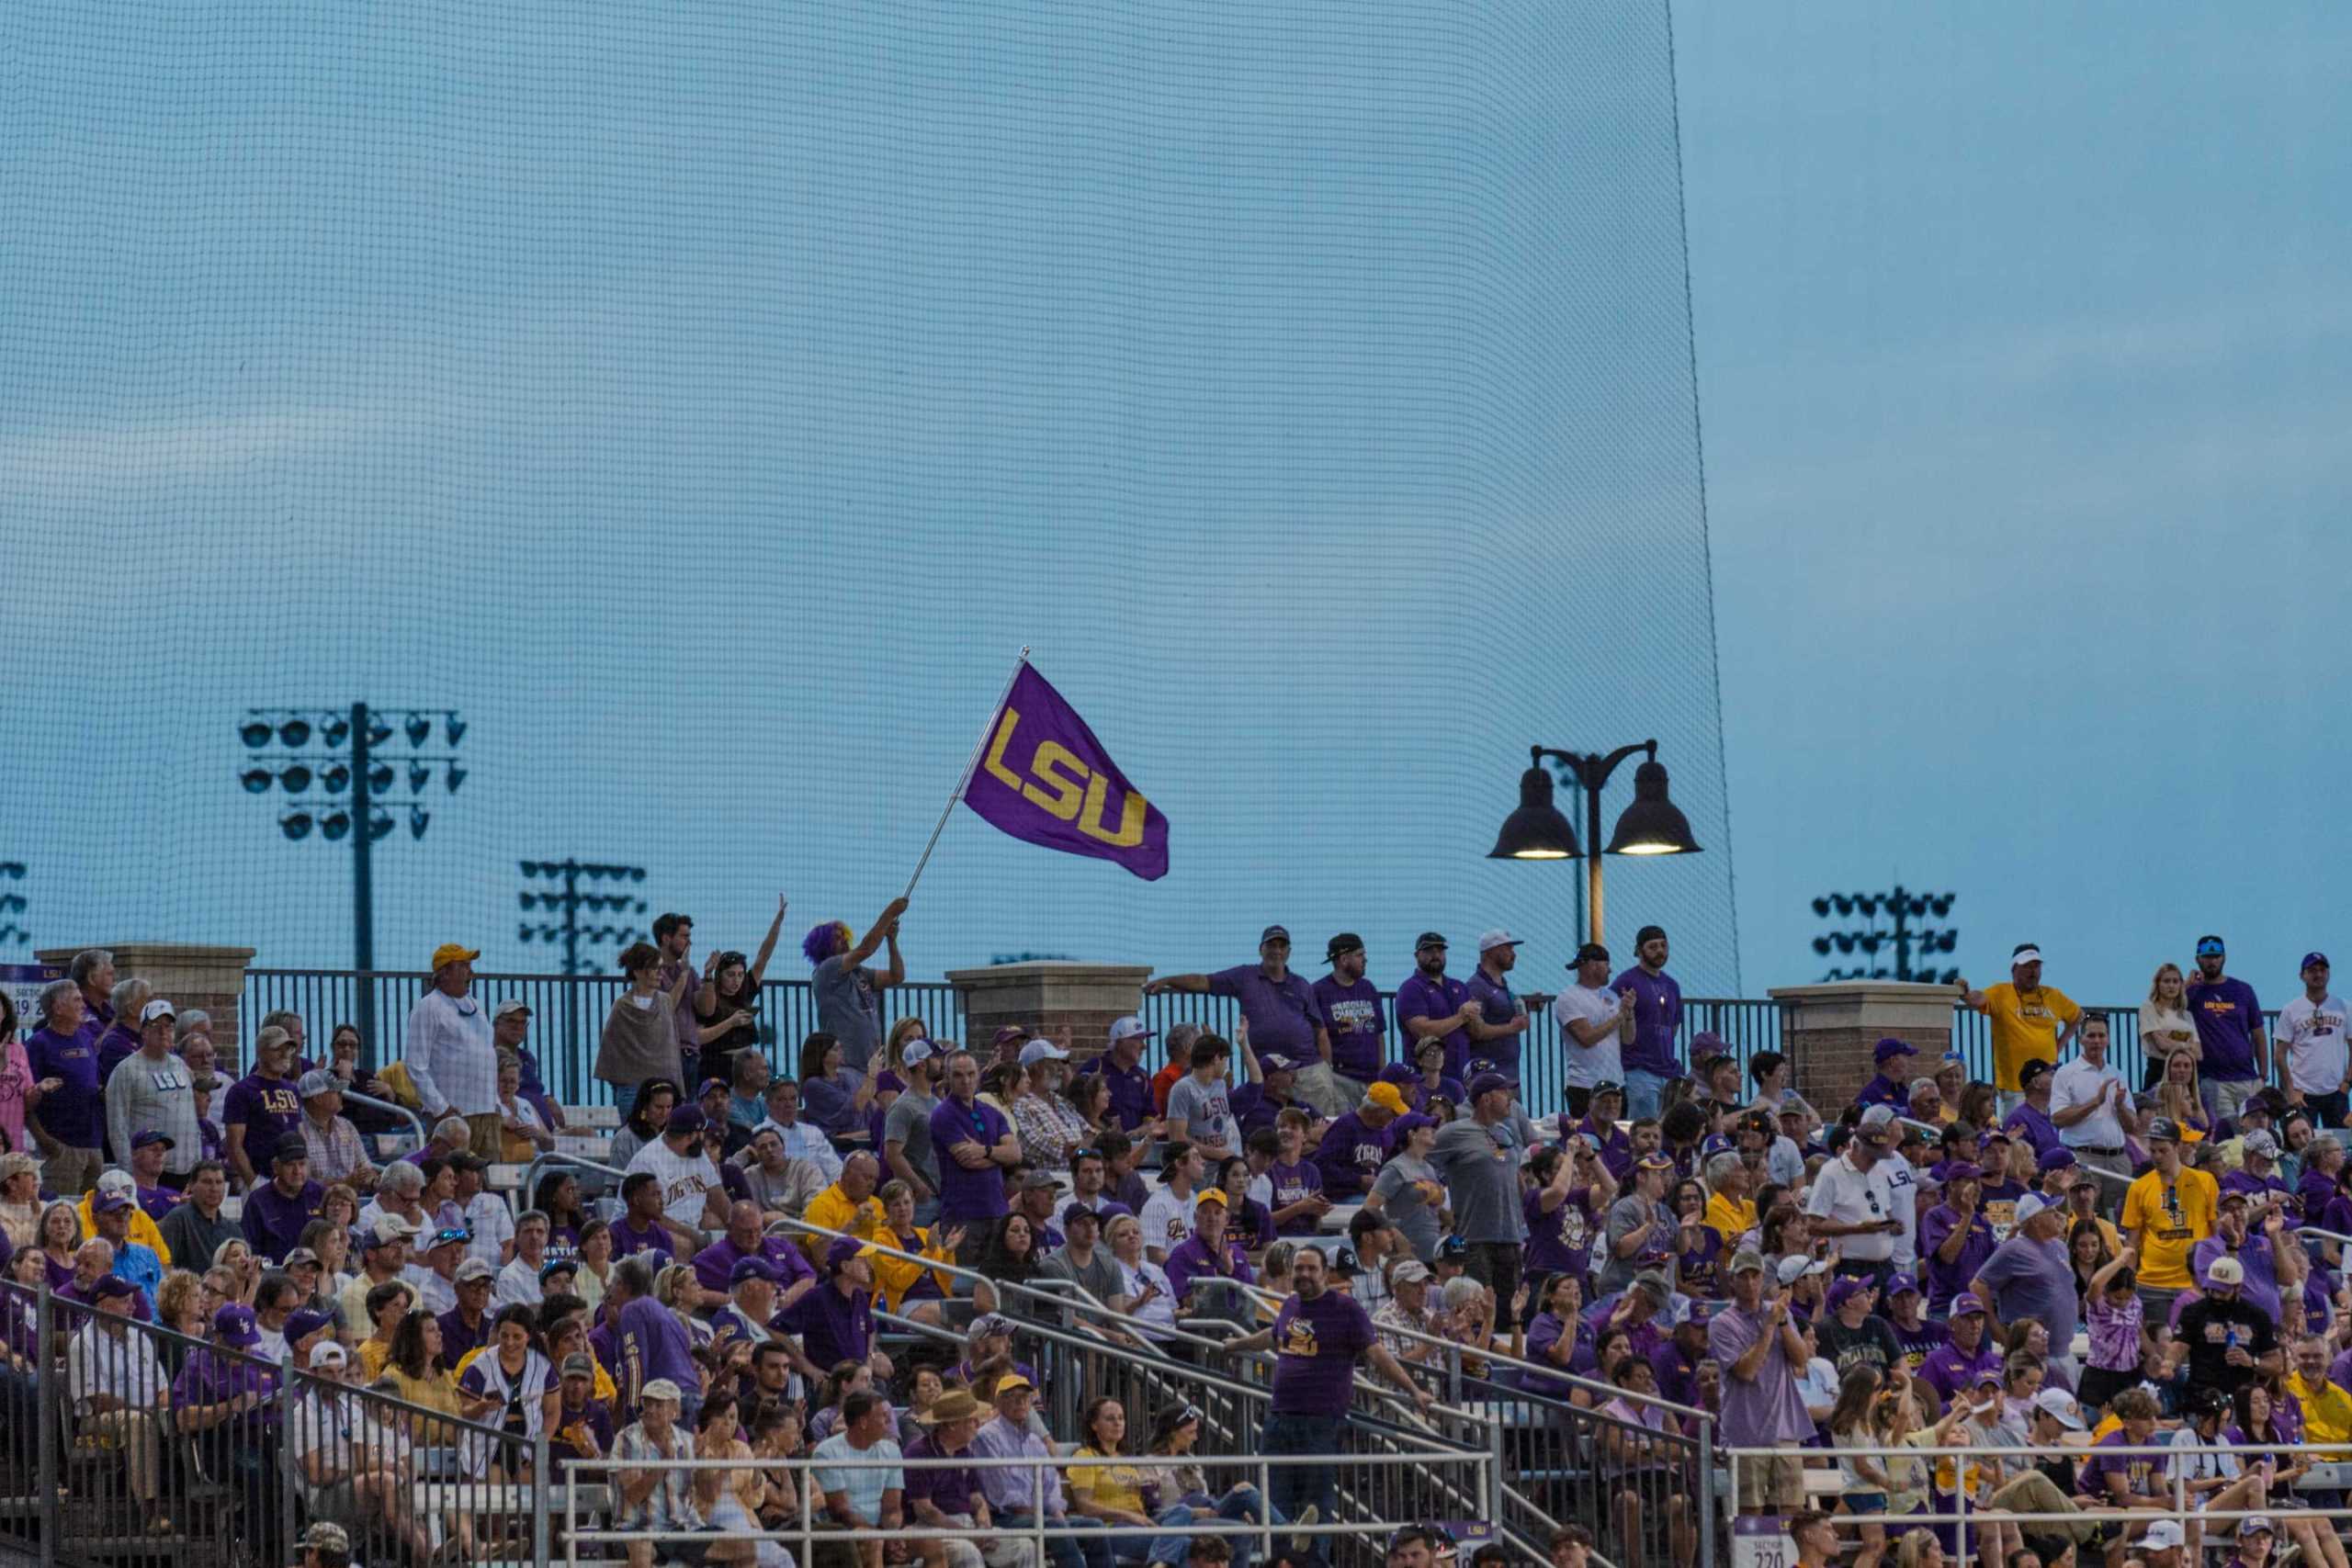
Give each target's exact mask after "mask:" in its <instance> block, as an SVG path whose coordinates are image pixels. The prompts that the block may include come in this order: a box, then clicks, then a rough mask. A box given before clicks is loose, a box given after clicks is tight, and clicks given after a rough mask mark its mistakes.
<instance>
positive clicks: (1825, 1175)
mask: <svg viewBox="0 0 2352 1568" xmlns="http://www.w3.org/2000/svg"><path fill="white" fill-rule="evenodd" d="M1893 1156H1894V1111H1893V1110H1891V1109H1890V1108H1888V1107H1886V1106H1883V1105H1873V1106H1871V1108H1870V1110H1869V1111H1864V1112H1863V1113H1862V1120H1861V1122H1860V1124H1859V1125H1857V1126H1856V1127H1855V1129H1854V1135H1853V1137H1851V1138H1850V1139H1849V1140H1848V1141H1847V1144H1846V1150H1845V1152H1844V1153H1843V1154H1841V1155H1839V1156H1838V1157H1837V1158H1836V1159H1833V1160H1831V1161H1830V1162H1829V1163H1828V1164H1827V1165H1825V1166H1823V1167H1822V1168H1821V1174H1820V1175H1819V1176H1817V1177H1815V1179H1814V1183H1813V1197H1812V1198H1811V1199H1810V1200H1809V1201H1807V1202H1806V1204H1805V1213H1808V1214H1810V1215H1812V1216H1813V1234H1814V1235H1817V1236H1826V1237H1828V1238H1830V1239H1832V1240H1834V1241H1836V1242H1837V1244H1838V1273H1839V1274H1840V1275H1841V1276H1845V1277H1848V1278H1851V1279H1857V1280H1868V1281H1870V1283H1871V1285H1872V1286H1874V1287H1876V1288H1878V1289H1880V1290H1883V1289H1885V1287H1886V1282H1887V1280H1888V1279H1889V1278H1890V1277H1891V1276H1892V1275H1893V1274H1894V1242H1895V1238H1896V1237H1897V1236H1899V1235H1902V1234H1903V1231H1904V1221H1903V1217H1902V1216H1901V1215H1899V1214H1897V1213H1895V1212H1894V1186H1893V1184H1892V1183H1891V1182H1890V1181H1889V1180H1888V1179H1887V1173H1886V1171H1885V1170H1884V1169H1883V1168H1882V1166H1883V1162H1884V1161H1886V1160H1887V1159H1889V1158H1891V1157H1893Z"/></svg>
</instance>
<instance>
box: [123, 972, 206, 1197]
mask: <svg viewBox="0 0 2352 1568" xmlns="http://www.w3.org/2000/svg"><path fill="white" fill-rule="evenodd" d="M173 1021H174V1014H173V1010H172V1004H171V1003H169V1002H167V1001H165V1000H164V999H163V998H160V997H159V998H155V999H154V1000H153V1001H151V1002H149V1003H148V1004H147V1005H146V1006H145V1007H144V1008H142V1009H141V1010H140V1014H139V1049H138V1050H137V1051H136V1052H135V1053H133V1054H132V1055H130V1056H128V1057H126V1058H124V1060H123V1061H122V1063H121V1064H120V1066H118V1067H117V1068H116V1069H115V1072H114V1076H113V1077H109V1078H107V1087H106V1106H107V1139H108V1141H109V1142H110V1143H111V1144H112V1145H113V1146H114V1147H116V1148H118V1149H120V1150H122V1151H123V1152H124V1154H125V1156H126V1157H127V1156H130V1154H131V1153H132V1152H133V1150H132V1145H133V1143H134V1141H135V1140H137V1139H138V1138H140V1137H141V1136H142V1135H143V1134H147V1133H150V1132H153V1133H158V1134H162V1135H163V1136H164V1139H165V1140H167V1142H166V1145H165V1147H164V1163H163V1167H162V1171H161V1174H160V1175H159V1177H158V1180H159V1181H160V1182H161V1183H162V1184H163V1185H164V1186H167V1187H171V1188H174V1189H177V1188H179V1187H181V1186H183V1185H185V1184H186V1182H187V1176H188V1173H189V1172H190V1171H192V1170H194V1169H195V1168H196V1164H197V1161H198V1159H200V1158H201V1157H203V1156H202V1151H201V1150H200V1149H199V1148H198V1145H199V1144H200V1143H201V1142H202V1141H203V1132H202V1130H201V1129H200V1128H198V1126H197V1122H196V1080H195V1078H194V1077H191V1076H190V1074H189V1073H188V1070H187V1063H185V1062H183V1061H181V1060H180V1059H179V1058H178V1057H177V1056H175V1055H172V1025H173Z"/></svg>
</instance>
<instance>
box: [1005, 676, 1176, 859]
mask: <svg viewBox="0 0 2352 1568" xmlns="http://www.w3.org/2000/svg"><path fill="white" fill-rule="evenodd" d="M1020 723H1021V714H1020V711H1019V710H1018V709H1016V708H1014V707H1013V706H1012V705H1011V704H1010V703H1008V704H1006V705H1005V709H1004V716H1003V717H1002V718H1001V719H999V720H998V721H997V727H996V734H995V735H994V736H992V737H991V738H990V739H989V750H988V758H987V761H985V762H984V763H983V764H982V765H983V766H985V767H986V768H987V769H988V771H989V777H991V778H993V779H995V780H996V781H997V782H998V783H999V784H1002V785H1004V787H1005V788H1007V789H1009V790H1012V792H1013V793H1015V794H1016V795H1020V796H1021V797H1022V798H1023V799H1024V800H1026V801H1028V802H1029V803H1030V804H1032V805H1034V806H1035V807H1039V808H1040V809H1041V810H1043V811H1045V812H1046V814H1047V815H1048V816H1051V817H1055V818H1059V819H1061V820H1062V821H1064V822H1075V823H1077V824H1078V830H1079V831H1080V832H1081V833H1083V834H1085V835H1086V836H1087V837H1088V838H1090V839H1095V840H1101V841H1102V842H1103V843H1106V844H1109V845H1112V846H1113V847H1114V848H1117V849H1129V848H1132V847H1133V846H1135V845H1136V844H1140V843H1142V842H1143V818H1144V809H1145V807H1147V806H1148V804H1149V803H1148V801H1146V800H1145V799H1144V797H1143V796H1142V795H1137V794H1136V793H1134V792H1133V791H1129V792H1128V794H1127V797H1126V799H1125V801H1124V802H1123V803H1122V804H1121V805H1120V807H1119V826H1118V828H1117V829H1115V830H1114V829H1111V828H1109V827H1108V826H1106V825H1105V823H1104V821H1103V807H1104V805H1105V804H1106V800H1105V797H1106V796H1107V795H1109V794H1110V781H1109V780H1108V779H1106V778H1104V777H1103V775H1102V774H1101V773H1095V772H1094V771H1092V770H1091V769H1090V768H1089V767H1087V765H1086V764H1085V763H1084V762H1081V761H1079V760H1078V758H1077V757H1076V756H1075V755H1073V754H1072V753H1071V751H1070V750H1069V747H1067V746H1064V745H1062V744H1061V743H1060V742H1059V741H1056V740H1040V741H1039V742H1037V748H1036V750H1035V751H1033V752H1032V753H1031V754H1030V757H1029V761H1028V763H1027V765H1026V769H1025V771H1026V772H1027V773H1028V775H1029V776H1028V777H1026V778H1023V776H1022V775H1021V774H1020V773H1014V772H1013V771H1012V768H1010V767H1008V766H1007V765H1006V764H1005V758H1004V754H1005V752H1006V750H1008V749H1010V748H1011V746H1012V732H1013V730H1014V729H1015V728H1017V727H1018V726H1019V725H1020Z"/></svg>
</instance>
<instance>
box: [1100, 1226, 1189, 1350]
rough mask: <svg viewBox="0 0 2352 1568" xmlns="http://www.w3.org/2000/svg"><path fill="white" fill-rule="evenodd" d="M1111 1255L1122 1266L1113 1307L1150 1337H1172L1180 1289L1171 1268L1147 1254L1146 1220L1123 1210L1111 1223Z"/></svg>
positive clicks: (1140, 1331) (1112, 1300) (1112, 1303)
mask: <svg viewBox="0 0 2352 1568" xmlns="http://www.w3.org/2000/svg"><path fill="white" fill-rule="evenodd" d="M1110 1235H1111V1258H1112V1261H1114V1263H1116V1264H1117V1265H1118V1266H1119V1293H1118V1294H1117V1295H1115V1296H1114V1297H1113V1298H1112V1299H1111V1310H1112V1311H1114V1312H1116V1313H1122V1314H1125V1315H1126V1316H1127V1317H1128V1318H1130V1319H1132V1320H1133V1321H1134V1323H1135V1325H1136V1332H1138V1333H1140V1334H1141V1335H1142V1336H1143V1337H1145V1338H1147V1339H1154V1340H1162V1341H1164V1340H1168V1339H1170V1338H1173V1337H1174V1331H1175V1327H1176V1291H1175V1287H1174V1286H1173V1285H1172V1284H1171V1283H1170V1280H1169V1278H1168V1272H1167V1270H1166V1269H1162V1268H1161V1267H1160V1266H1159V1264H1157V1263H1154V1262H1153V1261H1152V1260H1151V1259H1150V1258H1147V1257H1146V1256H1144V1245H1143V1223H1142V1222H1141V1221H1140V1220H1138V1219H1136V1217H1135V1216H1134V1215H1133V1214H1121V1215H1120V1216H1119V1217H1118V1218H1117V1219H1115V1220H1113V1221H1112V1222H1111V1224H1110Z"/></svg>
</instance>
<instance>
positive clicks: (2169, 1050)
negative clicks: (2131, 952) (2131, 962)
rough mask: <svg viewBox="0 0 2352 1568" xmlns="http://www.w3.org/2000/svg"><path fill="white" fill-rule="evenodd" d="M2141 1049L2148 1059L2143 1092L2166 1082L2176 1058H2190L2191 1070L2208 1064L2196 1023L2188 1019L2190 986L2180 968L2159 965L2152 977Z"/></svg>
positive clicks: (2143, 1010)
mask: <svg viewBox="0 0 2352 1568" xmlns="http://www.w3.org/2000/svg"><path fill="white" fill-rule="evenodd" d="M2140 1049H2141V1051H2142V1052H2143V1053H2144V1054H2145V1055H2146V1057H2147V1066H2146V1067H2145V1068H2144V1069H2143V1072H2142V1073H2141V1076H2140V1087H2141V1088H2142V1089H2154V1088H2155V1087H2156V1085H2157V1084H2159V1083H2161V1082H2163V1081H2164V1077H2165V1064H2166V1063H2168V1062H2169V1061H2170V1060H2171V1059H2172V1058H2173V1057H2174V1056H2176V1055H2186V1056H2188V1060H2189V1063H2190V1065H2191V1066H2196V1065H2198V1064H2200V1063H2202V1062H2203V1061H2204V1060H2205V1047H2204V1045H2203V1043H2201V1042H2199V1040H2198V1038H2197V1022H2196V1021H2195V1020H2194V1019H2192V1018H2190V1017H2189V1016H2188V981H2187V980H2186V979H2185V978H2183V977H2182V976H2181V973H2180V965H2179V964H2157V965H2156V972H2155V974H2154V976H2150V977H2149V980H2148V999H2147V1000H2146V1001H2144V1002H2142V1003H2141V1004H2140Z"/></svg>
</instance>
